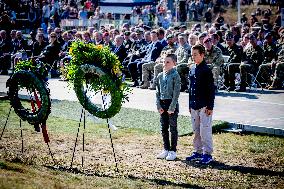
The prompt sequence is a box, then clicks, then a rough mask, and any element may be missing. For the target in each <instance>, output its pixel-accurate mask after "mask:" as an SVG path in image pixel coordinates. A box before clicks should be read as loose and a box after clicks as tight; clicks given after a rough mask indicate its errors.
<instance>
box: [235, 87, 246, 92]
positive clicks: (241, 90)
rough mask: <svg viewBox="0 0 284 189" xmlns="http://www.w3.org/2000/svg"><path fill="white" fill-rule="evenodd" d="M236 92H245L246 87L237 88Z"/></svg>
mask: <svg viewBox="0 0 284 189" xmlns="http://www.w3.org/2000/svg"><path fill="white" fill-rule="evenodd" d="M235 91H236V92H246V88H242V87H241V88H239V89H236V90H235Z"/></svg>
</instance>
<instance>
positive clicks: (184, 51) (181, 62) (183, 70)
mask: <svg viewBox="0 0 284 189" xmlns="http://www.w3.org/2000/svg"><path fill="white" fill-rule="evenodd" d="M190 51H191V47H190V45H189V44H188V43H185V44H184V46H179V47H178V48H177V50H176V52H175V54H176V56H177V66H176V68H177V71H178V73H179V75H180V79H181V91H184V90H185V89H187V85H188V72H189V68H188V64H187V63H188V58H189V57H190Z"/></svg>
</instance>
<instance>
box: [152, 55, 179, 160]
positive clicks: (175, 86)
mask: <svg viewBox="0 0 284 189" xmlns="http://www.w3.org/2000/svg"><path fill="white" fill-rule="evenodd" d="M175 65H176V55H175V54H168V55H167V56H166V58H165V60H164V63H163V72H162V73H160V74H159V75H158V77H157V79H156V81H155V82H156V105H157V109H158V111H159V113H160V115H161V117H160V123H161V132H162V137H163V143H164V150H163V151H162V152H161V153H160V154H159V155H158V156H157V158H158V159H166V160H168V161H171V160H175V159H176V156H177V155H176V151H177V149H176V147H177V140H178V131H177V117H178V113H179V105H178V98H179V94H180V88H181V84H180V76H179V74H178V72H177V70H176V68H175ZM169 127H170V132H171V143H170V139H169Z"/></svg>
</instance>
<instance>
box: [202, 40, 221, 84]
mask: <svg viewBox="0 0 284 189" xmlns="http://www.w3.org/2000/svg"><path fill="white" fill-rule="evenodd" d="M204 59H205V61H206V63H207V64H208V66H209V68H211V70H212V73H213V78H214V85H215V86H218V78H219V75H220V70H221V65H222V64H223V63H224V58H223V56H222V51H221V49H220V48H218V47H216V46H215V45H212V48H211V50H210V51H208V50H206V52H205V58H204Z"/></svg>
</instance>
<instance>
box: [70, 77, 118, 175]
mask: <svg viewBox="0 0 284 189" xmlns="http://www.w3.org/2000/svg"><path fill="white" fill-rule="evenodd" d="M86 81H87V79H86ZM86 86H87V87H86V90H85V91H84V98H85V105H86V102H87V91H88V89H89V87H88V83H87V82H86ZM104 96H105V94H103V92H101V97H102V102H103V109H106V108H107V105H108V104H107V102H106V101H105V99H104ZM82 117H83V154H84V152H85V129H86V110H85V109H84V107H82V111H81V115H80V120H79V125H78V129H77V134H76V140H75V144H74V148H73V153H72V160H71V165H70V168H71V169H72V166H73V161H74V157H75V151H76V147H77V143H78V137H79V132H80V127H81V122H82ZM106 122H107V126H108V132H109V138H110V142H111V147H112V152H113V157H114V162H115V167H116V169H115V171H116V172H118V163H117V159H116V154H115V150H114V145H113V140H112V135H111V131H110V122H109V118H107V119H106ZM81 166H82V167H83V166H84V156H82V157H81Z"/></svg>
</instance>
